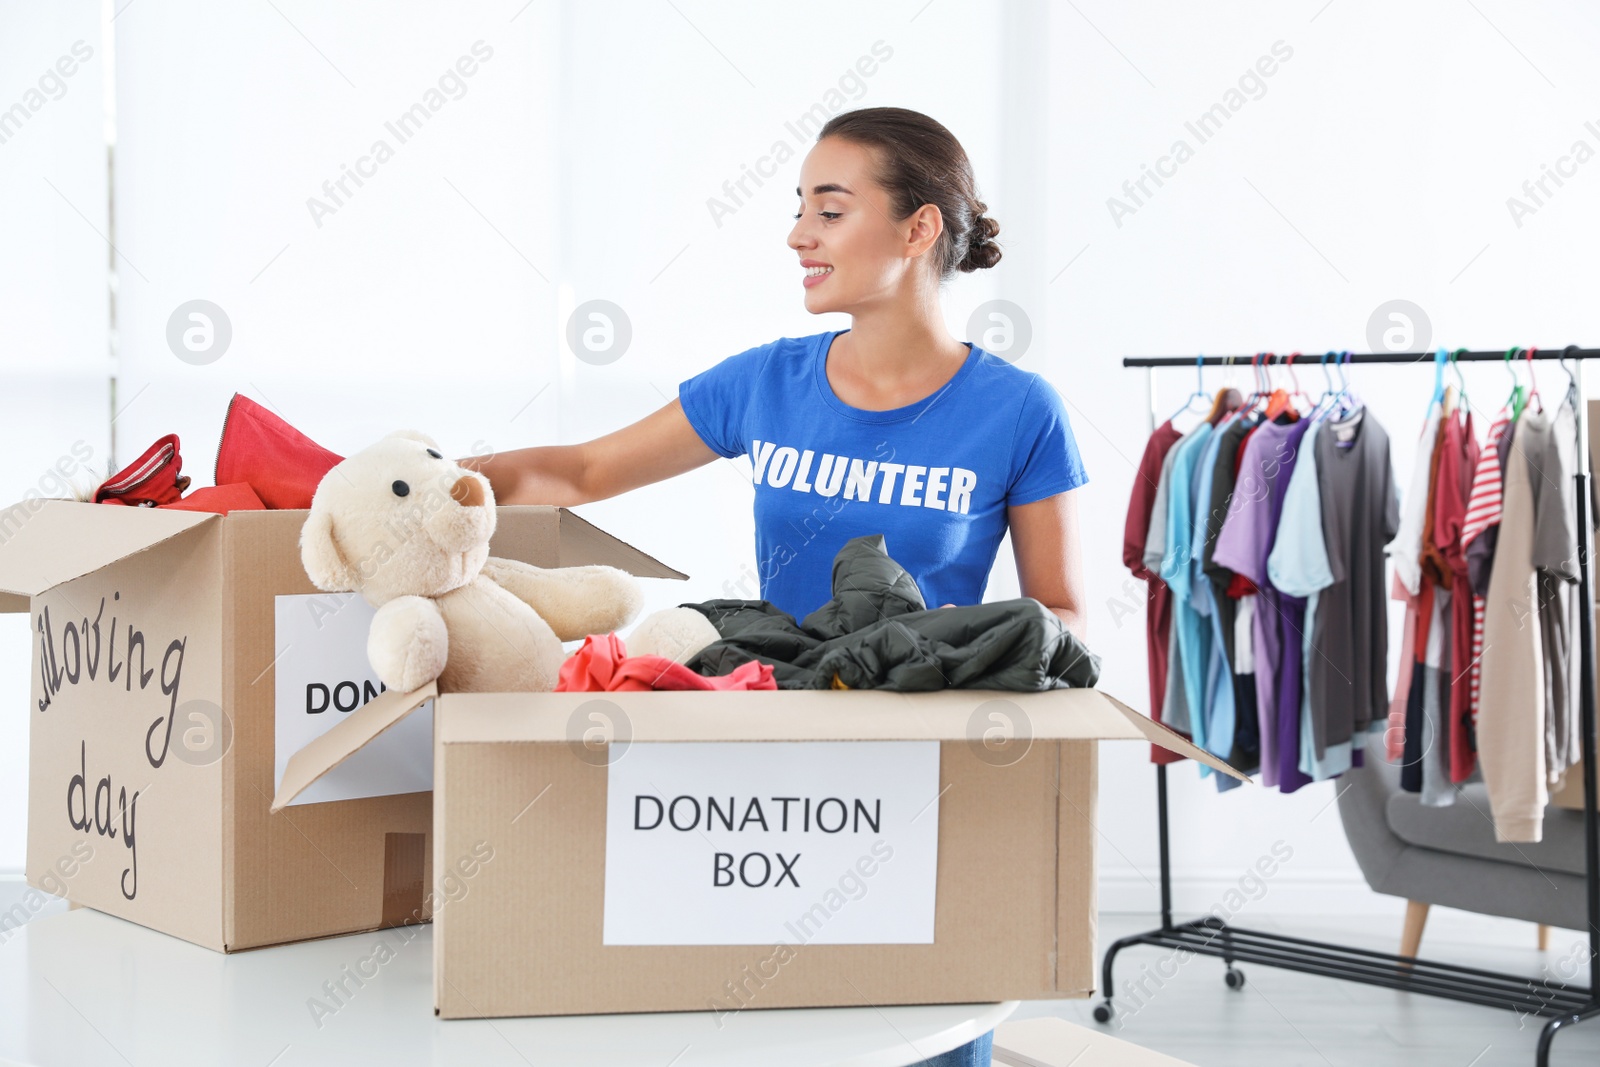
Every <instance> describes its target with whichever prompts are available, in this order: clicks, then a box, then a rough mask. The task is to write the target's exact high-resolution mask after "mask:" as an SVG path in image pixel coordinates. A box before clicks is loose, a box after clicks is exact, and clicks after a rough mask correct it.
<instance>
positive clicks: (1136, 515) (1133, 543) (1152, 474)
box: [1122, 419, 1184, 763]
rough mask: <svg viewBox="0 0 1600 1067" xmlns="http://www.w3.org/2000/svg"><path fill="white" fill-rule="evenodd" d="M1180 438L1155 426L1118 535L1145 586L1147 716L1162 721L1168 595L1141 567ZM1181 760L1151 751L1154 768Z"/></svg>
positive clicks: (1169, 427)
mask: <svg viewBox="0 0 1600 1067" xmlns="http://www.w3.org/2000/svg"><path fill="white" fill-rule="evenodd" d="M1182 436H1183V435H1182V434H1180V433H1179V432H1178V431H1177V430H1176V429H1174V428H1173V425H1172V422H1171V420H1170V419H1169V420H1168V421H1166V422H1164V423H1162V424H1161V425H1160V426H1158V427H1156V432H1155V433H1153V434H1151V435H1150V440H1149V441H1147V442H1146V443H1145V446H1144V455H1143V457H1141V458H1140V460H1139V470H1138V471H1137V472H1136V473H1135V474H1134V477H1133V495H1132V496H1131V497H1130V498H1129V500H1128V518H1127V521H1126V523H1124V525H1123V531H1122V562H1123V564H1125V565H1126V566H1127V568H1128V569H1129V570H1130V571H1132V572H1133V576H1134V577H1135V578H1143V579H1144V580H1145V582H1146V593H1145V616H1144V639H1145V647H1146V648H1147V649H1148V651H1149V664H1150V717H1151V718H1152V719H1154V720H1155V721H1156V722H1160V721H1161V704H1162V701H1163V700H1165V698H1166V693H1167V669H1168V666H1169V665H1170V663H1171V655H1172V648H1171V644H1170V641H1171V638H1172V590H1171V589H1170V588H1168V586H1167V583H1166V582H1163V581H1162V580H1161V576H1160V575H1158V574H1156V573H1155V572H1154V571H1152V570H1150V569H1149V568H1148V567H1146V566H1145V565H1144V542H1145V538H1146V536H1147V535H1148V534H1149V533H1150V513H1151V511H1152V510H1153V509H1154V508H1155V503H1156V500H1155V497H1156V484H1157V482H1158V481H1159V480H1160V478H1161V464H1162V461H1163V460H1165V459H1166V458H1167V453H1168V452H1170V451H1171V450H1172V446H1173V445H1175V444H1177V442H1178V439H1179V438H1181V437H1182ZM1183 758H1184V757H1182V756H1180V755H1178V754H1177V753H1175V752H1169V751H1168V750H1167V749H1164V748H1160V747H1158V746H1156V745H1151V746H1150V761H1151V762H1152V763H1176V762H1177V761H1178V760H1181V759H1183Z"/></svg>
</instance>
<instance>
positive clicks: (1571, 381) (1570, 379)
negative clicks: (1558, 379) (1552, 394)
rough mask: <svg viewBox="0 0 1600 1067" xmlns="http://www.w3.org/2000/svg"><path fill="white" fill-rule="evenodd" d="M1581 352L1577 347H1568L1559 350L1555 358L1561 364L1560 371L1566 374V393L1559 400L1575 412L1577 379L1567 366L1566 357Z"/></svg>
mask: <svg viewBox="0 0 1600 1067" xmlns="http://www.w3.org/2000/svg"><path fill="white" fill-rule="evenodd" d="M1581 351H1583V349H1582V348H1580V347H1579V346H1578V345H1568V346H1567V347H1566V348H1563V349H1562V350H1561V355H1560V356H1559V357H1557V358H1558V359H1559V360H1560V362H1561V369H1562V370H1564V371H1566V372H1567V392H1566V394H1565V395H1564V396H1563V397H1562V398H1561V402H1562V403H1563V404H1570V405H1572V407H1573V409H1574V410H1576V409H1577V406H1578V379H1577V376H1576V375H1574V374H1573V373H1572V368H1571V367H1569V366H1567V357H1568V356H1570V355H1572V354H1573V353H1575V352H1581Z"/></svg>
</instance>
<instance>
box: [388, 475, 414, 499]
mask: <svg viewBox="0 0 1600 1067" xmlns="http://www.w3.org/2000/svg"><path fill="white" fill-rule="evenodd" d="M389 488H391V489H393V490H394V495H395V496H405V495H406V494H407V493H409V492H411V487H410V486H409V485H407V484H406V483H405V482H402V481H400V480H399V479H396V480H395V483H394V485H392V486H390V487H389Z"/></svg>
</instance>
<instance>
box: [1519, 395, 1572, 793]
mask: <svg viewBox="0 0 1600 1067" xmlns="http://www.w3.org/2000/svg"><path fill="white" fill-rule="evenodd" d="M1577 434H1578V430H1577V421H1576V418H1575V416H1574V415H1573V411H1572V408H1571V407H1570V406H1568V405H1567V404H1561V405H1559V406H1558V407H1556V408H1555V409H1554V410H1549V409H1547V410H1545V411H1540V412H1532V411H1524V412H1523V413H1522V419H1521V421H1520V423H1519V425H1518V427H1517V439H1518V448H1519V450H1520V451H1521V452H1522V453H1523V454H1524V455H1525V456H1527V459H1528V482H1529V484H1530V486H1531V488H1532V490H1533V567H1534V581H1535V583H1536V598H1537V599H1536V600H1535V601H1534V603H1535V605H1536V608H1537V611H1538V614H1539V644H1540V652H1541V656H1540V658H1541V659H1542V660H1543V663H1544V671H1543V674H1544V679H1543V681H1544V709H1545V717H1544V739H1545V772H1546V776H1547V778H1548V780H1550V781H1555V780H1556V779H1557V778H1558V777H1559V776H1560V774H1561V773H1562V772H1563V771H1565V770H1566V769H1567V768H1568V767H1570V766H1572V765H1573V764H1574V763H1576V762H1577V761H1578V758H1579V755H1580V743H1581V739H1580V736H1579V733H1580V731H1579V729H1578V714H1579V711H1578V708H1579V704H1578V678H1577V674H1576V673H1575V668H1576V666H1577V661H1576V660H1575V659H1574V658H1573V654H1572V651H1573V649H1575V648H1577V647H1578V618H1577V614H1576V612H1577V610H1578V604H1577V601H1578V596H1577V590H1576V589H1575V588H1574V586H1573V583H1574V582H1576V581H1577V580H1578V540H1577V531H1578V524H1577V500H1576V499H1575V498H1574V496H1573V485H1572V475H1573V471H1574V469H1575V468H1576V466H1577V458H1578V457H1577V444H1578V441H1577Z"/></svg>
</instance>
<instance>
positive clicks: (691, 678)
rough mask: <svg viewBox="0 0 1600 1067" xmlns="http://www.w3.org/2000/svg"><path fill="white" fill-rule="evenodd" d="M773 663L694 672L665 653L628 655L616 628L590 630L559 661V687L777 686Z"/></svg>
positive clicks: (564, 689) (577, 690)
mask: <svg viewBox="0 0 1600 1067" xmlns="http://www.w3.org/2000/svg"><path fill="white" fill-rule="evenodd" d="M776 688H778V683H777V682H776V681H774V680H773V677H772V664H770V663H762V662H761V661H759V660H751V661H750V662H749V663H741V664H739V666H737V667H735V668H734V669H733V670H732V671H730V672H728V673H727V674H722V675H705V674H696V673H695V672H694V671H691V670H690V669H689V668H688V667H685V666H684V665H683V664H681V663H676V662H674V661H672V660H670V659H667V658H666V657H665V656H630V655H628V652H627V649H626V648H625V647H624V646H623V643H622V638H620V637H618V636H617V635H616V634H615V633H608V634H590V635H589V636H588V637H585V638H584V639H583V647H582V648H580V649H578V651H576V652H574V653H573V654H572V655H571V656H569V657H567V660H566V662H565V663H563V664H561V673H560V675H559V676H558V680H557V681H556V692H558V693H617V692H641V691H647V690H652V689H776Z"/></svg>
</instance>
